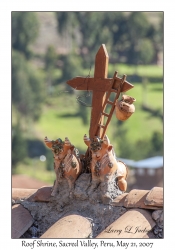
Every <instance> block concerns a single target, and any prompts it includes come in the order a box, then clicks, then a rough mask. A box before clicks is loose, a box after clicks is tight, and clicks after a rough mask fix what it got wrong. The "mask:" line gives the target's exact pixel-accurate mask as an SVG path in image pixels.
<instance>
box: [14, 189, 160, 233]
mask: <svg viewBox="0 0 175 250" xmlns="http://www.w3.org/2000/svg"><path fill="white" fill-rule="evenodd" d="M50 193H51V187H42V188H40V189H38V190H36V189H16V188H13V189H12V199H13V200H15V201H16V202H17V201H18V200H23V199H25V200H28V201H29V202H38V201H40V202H41V201H42V202H49V200H50V198H51V197H50ZM111 205H112V206H116V207H125V208H127V210H126V212H125V213H124V214H122V215H121V216H120V217H119V218H118V219H116V220H115V221H114V222H113V223H110V224H109V225H108V227H107V228H106V229H105V230H103V231H102V232H101V233H100V234H99V235H98V236H97V237H96V238H154V237H155V235H154V234H153V233H152V231H151V230H152V229H153V228H154V227H156V226H157V225H158V224H159V226H160V228H156V230H157V232H158V233H159V231H158V230H159V229H160V231H161V230H163V229H161V228H162V223H163V222H162V221H161V222H160V218H159V217H160V216H161V218H162V216H163V212H162V210H163V188H161V187H154V188H153V189H151V190H139V189H133V190H131V191H130V192H129V193H123V194H122V195H119V196H117V198H115V199H114V200H113V202H112V204H111ZM22 210H23V211H22ZM21 211H22V213H23V216H22V217H21V216H19V213H21ZM24 211H25V212H24ZM156 211H157V212H156ZM153 215H154V216H153ZM17 222H18V223H17ZM32 223H33V218H32V217H31V215H30V213H29V212H28V211H27V210H26V209H25V208H24V207H23V206H22V205H14V206H13V207H12V226H13V228H12V238H19V237H20V236H22V235H23V233H24V232H25V231H27V229H28V228H29V227H30V226H31V225H32ZM90 224H91V223H90V221H89V220H87V218H84V217H83V216H80V215H76V214H73V215H67V216H66V215H65V216H64V217H63V218H61V219H59V220H58V221H57V222H56V223H54V224H53V225H52V226H51V227H50V228H49V229H48V230H47V231H46V232H45V233H44V234H43V235H41V238H88V237H89V238H90V235H91V226H90ZM160 224H161V225H160ZM138 226H139V228H138ZM70 228H71V230H68V229H70ZM129 228H130V229H129ZM128 230H130V232H127V231H128ZM136 231H137V232H136ZM17 232H18V233H17ZM68 232H69V233H68Z"/></svg>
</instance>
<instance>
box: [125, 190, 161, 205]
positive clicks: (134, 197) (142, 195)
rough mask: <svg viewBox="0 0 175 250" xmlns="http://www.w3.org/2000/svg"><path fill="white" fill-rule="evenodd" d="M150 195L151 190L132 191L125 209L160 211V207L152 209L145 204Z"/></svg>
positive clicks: (126, 199) (126, 201)
mask: <svg viewBox="0 0 175 250" xmlns="http://www.w3.org/2000/svg"><path fill="white" fill-rule="evenodd" d="M148 193H149V190H139V189H133V190H131V191H130V192H129V194H128V195H127V196H126V198H125V201H124V207H126V208H130V207H131V208H132V207H133V208H134V207H135V208H145V209H159V208H158V207H155V206H154V207H150V206H147V205H145V203H144V202H145V199H146V196H147V194H148Z"/></svg>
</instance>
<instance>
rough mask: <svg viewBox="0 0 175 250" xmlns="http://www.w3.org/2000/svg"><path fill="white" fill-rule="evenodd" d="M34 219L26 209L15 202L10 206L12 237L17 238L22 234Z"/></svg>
mask: <svg viewBox="0 0 175 250" xmlns="http://www.w3.org/2000/svg"><path fill="white" fill-rule="evenodd" d="M33 222H34V220H33V218H32V216H31V215H30V213H29V212H28V210H27V209H25V208H24V207H23V206H22V205H20V204H17V205H14V206H13V207H12V239H18V238H19V237H20V236H21V235H23V234H24V233H25V232H26V231H27V230H28V229H29V227H30V226H31V225H32V224H33Z"/></svg>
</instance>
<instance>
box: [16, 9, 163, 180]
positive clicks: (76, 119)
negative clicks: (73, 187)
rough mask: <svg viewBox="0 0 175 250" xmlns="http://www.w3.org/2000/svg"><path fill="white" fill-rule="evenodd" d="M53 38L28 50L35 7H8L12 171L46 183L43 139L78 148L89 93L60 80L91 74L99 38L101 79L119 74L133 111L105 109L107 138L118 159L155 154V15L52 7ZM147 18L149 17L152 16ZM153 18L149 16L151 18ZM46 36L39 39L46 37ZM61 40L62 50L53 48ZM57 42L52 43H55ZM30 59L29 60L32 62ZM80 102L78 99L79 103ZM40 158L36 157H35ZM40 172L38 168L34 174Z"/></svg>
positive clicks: (159, 139)
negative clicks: (119, 115)
mask: <svg viewBox="0 0 175 250" xmlns="http://www.w3.org/2000/svg"><path fill="white" fill-rule="evenodd" d="M53 16H54V18H55V21H56V22H57V24H58V25H57V27H58V29H57V32H58V36H59V39H60V45H59V44H55V45H54V44H53V43H52V44H50V45H48V46H47V47H46V49H45V52H43V53H39V52H37V53H36V52H34V50H33V49H31V48H33V47H34V44H35V41H36V39H37V38H38V36H39V30H40V25H41V22H40V20H39V15H38V12H12V171H13V173H26V174H28V175H30V176H35V177H36V178H38V179H41V180H43V181H48V182H49V183H52V182H53V179H54V173H53V158H52V154H51V152H50V151H49V150H48V149H46V147H45V146H44V144H43V139H44V137H45V136H48V138H50V139H55V138H58V137H60V138H62V139H64V138H65V136H68V137H69V139H70V141H71V142H72V143H73V144H74V145H75V146H76V147H77V148H78V149H79V150H80V152H81V153H85V151H86V146H85V144H84V142H83V136H84V134H88V131H89V123H90V114H91V108H90V107H85V106H84V105H86V104H87V106H90V105H91V99H92V94H91V93H89V92H87V91H82V92H81V91H76V90H73V89H72V88H70V87H69V86H68V85H67V84H66V81H67V80H69V79H71V78H73V77H75V76H83V77H88V76H89V75H90V76H93V74H94V59H95V55H96V53H97V50H98V49H99V46H100V45H101V44H105V45H106V47H107V50H108V53H109V69H108V77H111V78H112V77H113V74H114V71H118V74H119V76H122V75H123V74H126V75H127V80H128V81H129V82H131V83H132V84H133V85H134V88H133V89H131V90H130V91H128V92H126V94H128V95H130V96H133V97H134V98H136V102H135V108H136V111H135V113H134V114H133V115H132V116H131V117H130V118H129V119H128V120H127V121H125V122H121V121H118V120H117V119H116V117H115V113H114V115H113V118H112V121H111V123H110V125H109V127H108V131H107V134H108V137H109V138H110V141H111V143H112V144H113V145H114V148H115V151H116V154H117V156H118V157H122V158H129V159H134V160H139V159H143V158H146V157H151V156H154V155H162V154H163V68H162V66H160V65H158V64H157V62H158V61H159V57H160V55H161V54H162V53H163V52H162V51H163V36H162V34H163V13H162V12H157V14H156V13H155V16H154V17H155V18H153V15H150V13H149V12H54V13H53ZM152 20H153V21H152ZM154 20H156V21H154ZM47 37H48V34H46V36H45V39H47ZM63 44H64V46H65V47H64V49H63V53H62V52H58V51H62V50H61V46H63ZM59 46H60V47H59ZM36 62H37V63H36ZM82 104H83V105H82ZM41 155H45V156H46V161H45V162H41V161H40V160H39V157H40V156H41ZM41 173H42V174H41Z"/></svg>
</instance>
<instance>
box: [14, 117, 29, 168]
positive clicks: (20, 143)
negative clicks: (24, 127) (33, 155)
mask: <svg viewBox="0 0 175 250" xmlns="http://www.w3.org/2000/svg"><path fill="white" fill-rule="evenodd" d="M26 156H27V144H26V140H25V139H24V137H23V135H22V132H21V128H20V123H19V121H18V124H17V125H15V126H13V127H12V168H15V167H16V165H17V163H18V162H23V161H24V158H25V157H26Z"/></svg>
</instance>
